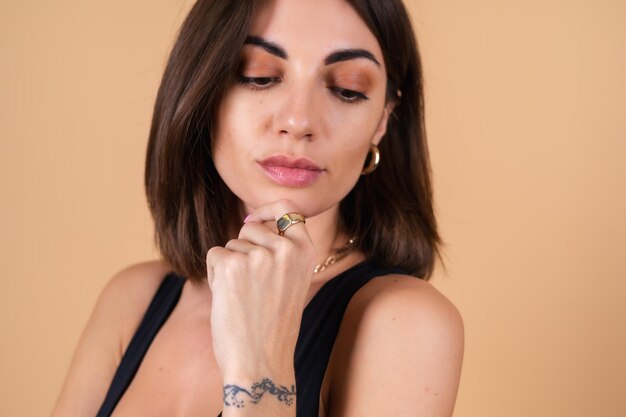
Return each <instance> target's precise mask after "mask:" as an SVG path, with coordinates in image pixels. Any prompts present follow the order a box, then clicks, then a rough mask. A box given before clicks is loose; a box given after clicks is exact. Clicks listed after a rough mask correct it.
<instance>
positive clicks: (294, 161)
mask: <svg viewBox="0 0 626 417" xmlns="http://www.w3.org/2000/svg"><path fill="white" fill-rule="evenodd" d="M259 163H260V164H261V165H263V166H279V167H286V168H302V169H308V170H311V171H321V170H322V168H320V167H318V166H317V165H315V163H314V162H313V161H311V160H310V159H308V158H289V157H287V156H284V155H274V156H270V157H269V158H265V159H264V160H262V161H261V162H259Z"/></svg>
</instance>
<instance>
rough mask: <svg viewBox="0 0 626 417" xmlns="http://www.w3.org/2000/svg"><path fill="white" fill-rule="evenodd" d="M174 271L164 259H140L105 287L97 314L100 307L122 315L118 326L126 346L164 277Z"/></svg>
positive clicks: (117, 274)
mask: <svg viewBox="0 0 626 417" xmlns="http://www.w3.org/2000/svg"><path fill="white" fill-rule="evenodd" d="M171 270H172V269H171V267H170V266H169V265H168V264H167V263H165V262H164V261H162V260H152V261H145V262H138V263H135V264H132V265H129V266H127V267H125V268H123V269H121V270H120V271H118V272H117V273H116V274H115V275H113V277H111V278H110V279H109V281H108V282H107V283H106V285H105V286H104V288H103V290H102V292H101V293H100V296H99V298H98V303H97V306H96V309H95V310H94V313H98V310H99V312H100V313H102V314H106V315H108V316H109V317H111V315H114V316H116V317H117V318H119V321H116V325H119V329H120V332H121V340H120V342H121V344H122V345H123V346H126V345H127V344H128V342H129V341H130V337H132V334H133V333H134V331H135V330H136V328H137V326H138V325H139V321H140V320H141V318H142V317H143V315H144V313H145V312H146V309H147V308H148V305H149V304H150V301H151V300H152V298H153V297H154V294H155V293H156V291H157V289H158V287H159V285H160V284H161V282H162V280H163V278H164V277H165V275H166V274H167V273H168V272H169V271H171ZM120 353H121V352H120Z"/></svg>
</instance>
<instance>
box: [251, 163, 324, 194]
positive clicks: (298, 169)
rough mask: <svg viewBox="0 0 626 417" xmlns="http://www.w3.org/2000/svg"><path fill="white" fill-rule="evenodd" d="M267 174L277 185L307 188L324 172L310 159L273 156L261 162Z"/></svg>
mask: <svg viewBox="0 0 626 417" xmlns="http://www.w3.org/2000/svg"><path fill="white" fill-rule="evenodd" d="M259 164H260V165H261V168H263V170H264V171H265V174H266V175H267V176H268V177H269V178H270V179H271V180H272V181H274V182H275V183H277V184H279V185H284V186H287V187H306V186H309V185H311V184H313V183H314V182H315V180H317V178H319V176H320V175H322V173H323V172H324V170H323V169H322V168H320V167H319V166H317V165H316V164H315V163H314V162H313V161H311V160H310V159H308V158H289V157H287V156H284V155H273V156H270V157H269V158H265V159H263V160H262V161H260V162H259Z"/></svg>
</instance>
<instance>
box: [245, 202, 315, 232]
mask: <svg viewBox="0 0 626 417" xmlns="http://www.w3.org/2000/svg"><path fill="white" fill-rule="evenodd" d="M300 212H301V211H300V210H299V209H298V207H297V206H296V205H295V204H294V203H293V202H292V201H290V200H277V201H274V202H272V203H269V204H265V205H263V206H260V207H258V208H256V209H255V210H254V211H253V212H252V213H250V215H248V217H246V219H245V220H244V222H245V223H248V222H271V221H274V222H275V221H277V220H278V219H279V218H281V217H282V216H283V215H284V214H287V213H300ZM276 233H278V229H276ZM285 236H288V237H289V238H291V239H294V240H296V241H305V240H309V235H308V232H307V231H306V227H305V226H304V223H303V222H298V223H296V224H292V225H291V226H289V227H288V229H287V230H285Z"/></svg>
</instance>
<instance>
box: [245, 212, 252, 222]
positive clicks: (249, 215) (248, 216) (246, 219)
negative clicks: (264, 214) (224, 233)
mask: <svg viewBox="0 0 626 417" xmlns="http://www.w3.org/2000/svg"><path fill="white" fill-rule="evenodd" d="M251 216H252V213H250V214H248V215H247V216H246V218H245V219H243V222H244V223H245V222H247V221H248V219H249V218H250V217H251Z"/></svg>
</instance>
